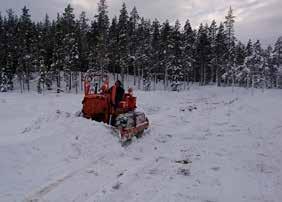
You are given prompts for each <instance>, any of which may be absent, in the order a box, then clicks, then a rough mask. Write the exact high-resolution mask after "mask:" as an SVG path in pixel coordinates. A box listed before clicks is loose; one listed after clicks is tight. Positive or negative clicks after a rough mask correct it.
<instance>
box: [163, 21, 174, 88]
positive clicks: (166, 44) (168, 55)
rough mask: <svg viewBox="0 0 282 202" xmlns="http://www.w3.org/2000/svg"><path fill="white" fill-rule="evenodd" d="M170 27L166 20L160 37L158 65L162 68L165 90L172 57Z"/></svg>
mask: <svg viewBox="0 0 282 202" xmlns="http://www.w3.org/2000/svg"><path fill="white" fill-rule="evenodd" d="M171 36H172V27H171V26H170V24H169V22H168V20H166V21H165V23H163V25H162V27H161V37H160V39H161V40H160V41H161V42H160V46H161V48H160V50H161V51H160V65H161V66H162V68H163V69H162V73H163V75H164V77H163V80H164V86H165V89H166V88H167V86H168V79H169V75H168V70H169V68H170V67H171V61H172V57H173V41H172V38H171Z"/></svg>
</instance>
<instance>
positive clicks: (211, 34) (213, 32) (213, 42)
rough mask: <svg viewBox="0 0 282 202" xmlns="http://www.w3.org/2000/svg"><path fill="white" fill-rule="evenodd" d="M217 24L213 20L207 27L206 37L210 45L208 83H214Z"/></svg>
mask: <svg viewBox="0 0 282 202" xmlns="http://www.w3.org/2000/svg"><path fill="white" fill-rule="evenodd" d="M217 30H218V28H217V25H216V22H215V20H213V21H212V23H211V25H210V27H209V29H208V37H209V41H210V45H211V61H210V69H211V74H210V83H214V82H215V81H216V73H215V71H216V68H217V65H218V64H217V62H218V61H217V54H216V45H217V41H216V39H217Z"/></svg>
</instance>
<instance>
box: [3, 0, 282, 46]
mask: <svg viewBox="0 0 282 202" xmlns="http://www.w3.org/2000/svg"><path fill="white" fill-rule="evenodd" d="M98 1H99V0H48V1H46V0H21V1H19V0H9V1H7V0H0V3H1V8H0V11H2V12H4V11H5V10H6V9H8V8H13V9H15V10H16V11H17V12H18V13H19V12H20V9H21V8H22V7H23V6H24V5H27V6H28V7H29V8H30V10H31V14H32V17H33V18H34V19H36V20H41V19H42V18H43V17H44V15H45V13H48V14H49V15H50V17H51V18H55V17H56V14H57V12H62V11H63V9H64V8H65V7H66V5H67V4H68V3H71V4H72V5H73V6H74V8H75V13H76V15H78V14H79V13H80V12H81V11H83V10H85V11H86V12H87V14H88V17H89V18H90V19H92V18H93V16H94V15H95V13H96V12H97V3H98ZM122 2H125V3H126V5H127V8H128V11H129V12H130V10H131V9H132V8H133V6H136V7H137V9H138V12H139V14H140V15H141V16H144V17H146V18H150V19H152V20H153V19H155V18H158V19H159V20H160V21H162V22H163V21H165V20H166V19H168V20H169V21H170V22H171V23H174V21H175V20H176V19H179V20H180V22H181V23H182V25H183V24H184V23H185V21H186V20H187V19H189V20H190V22H191V23H192V25H193V27H194V28H197V26H198V25H199V24H200V23H201V22H203V23H210V22H211V21H212V20H213V19H215V20H216V21H217V22H218V23H219V22H221V21H224V16H225V15H226V13H227V11H228V9H229V6H232V8H233V9H234V14H235V15H236V24H235V25H236V27H235V28H236V34H237V36H238V38H239V39H240V40H242V41H244V42H246V41H247V40H248V38H253V39H261V40H262V42H263V44H265V45H266V44H269V43H273V42H274V41H276V39H277V38H278V36H279V35H282V26H281V24H282V12H281V11H280V10H281V8H282V1H281V0H267V1H266V0H209V1H207V0H173V1H172V0H107V3H108V6H109V15H110V17H113V16H115V15H116V16H118V15H119V11H120V8H121V4H122Z"/></svg>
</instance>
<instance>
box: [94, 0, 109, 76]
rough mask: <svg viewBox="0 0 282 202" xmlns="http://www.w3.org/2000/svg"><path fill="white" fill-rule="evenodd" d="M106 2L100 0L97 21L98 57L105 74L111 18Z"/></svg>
mask: <svg viewBox="0 0 282 202" xmlns="http://www.w3.org/2000/svg"><path fill="white" fill-rule="evenodd" d="M107 8H108V6H107V4H106V0H100V2H99V3H98V15H97V16H96V20H97V31H98V36H97V44H96V52H97V53H96V56H97V63H98V66H99V68H100V71H101V72H102V73H103V72H104V71H105V70H107V69H105V68H106V66H107V65H108V29H109V17H108V11H107Z"/></svg>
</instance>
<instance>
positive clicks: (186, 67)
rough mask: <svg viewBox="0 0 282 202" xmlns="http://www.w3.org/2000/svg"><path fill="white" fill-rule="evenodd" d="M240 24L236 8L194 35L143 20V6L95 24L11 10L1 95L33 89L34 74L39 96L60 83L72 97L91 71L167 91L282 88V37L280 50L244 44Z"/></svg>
mask: <svg viewBox="0 0 282 202" xmlns="http://www.w3.org/2000/svg"><path fill="white" fill-rule="evenodd" d="M234 23H235V16H234V15H233V11H232V9H231V8H230V10H229V11H228V14H227V15H226V17H225V21H224V22H221V23H219V24H217V23H216V21H212V23H211V24H200V25H199V27H198V29H193V28H192V27H191V25H190V22H189V20H187V21H186V23H185V25H184V26H181V25H180V23H179V21H178V20H177V21H176V22H175V23H174V24H173V25H171V24H170V23H169V21H168V20H167V21H165V22H163V23H161V22H159V21H158V20H157V19H155V20H154V21H150V20H148V19H145V18H143V17H140V16H139V14H138V12H137V9H136V8H135V7H134V8H133V10H132V11H131V12H129V13H128V11H127V8H126V5H125V4H123V5H122V8H121V10H120V14H119V17H114V18H112V19H109V17H108V7H107V4H106V1H105V0H100V2H99V3H98V11H97V14H96V15H94V17H93V19H87V17H86V13H85V12H82V13H81V14H80V15H79V17H78V18H76V17H75V15H74V9H73V8H72V7H71V5H68V6H67V7H66V8H65V10H64V12H63V13H62V14H58V15H57V18H56V19H55V20H52V21H51V20H50V19H49V17H48V15H46V17H45V19H44V20H43V21H42V22H34V21H32V20H31V16H30V14H29V9H28V8H27V7H24V8H23V9H22V14H21V15H20V16H17V15H16V14H15V13H14V11H13V10H12V9H9V10H7V13H6V15H4V16H3V15H0V70H1V74H0V75H1V76H0V86H1V91H8V90H13V84H14V82H15V81H18V82H19V83H20V87H21V90H22V91H23V90H29V89H30V81H31V80H33V79H35V78H34V75H37V79H38V86H37V87H38V91H39V92H41V91H42V88H44V86H45V87H47V88H48V89H51V87H52V84H53V85H54V83H55V84H56V86H57V88H58V89H59V88H61V83H62V82H65V83H66V85H67V88H68V89H69V90H71V88H72V87H73V86H75V87H76V88H77V86H78V85H77V84H78V82H79V81H80V79H81V78H79V75H80V74H79V72H87V71H88V70H91V71H102V72H103V71H104V72H109V73H113V74H117V75H120V77H121V78H120V79H121V80H122V81H124V78H125V75H132V76H133V78H134V85H138V87H139V88H141V86H140V85H141V83H142V84H143V85H144V88H145V89H148V90H149V89H150V86H151V82H152V81H156V80H157V81H162V82H164V86H165V87H166V88H170V87H173V88H175V87H177V86H178V85H179V84H181V83H183V82H187V83H189V82H199V84H200V85H207V84H216V85H218V86H223V85H224V86H230V85H236V86H244V87H250V86H252V87H265V88H266V87H268V88H272V87H278V85H279V74H278V73H279V72H278V71H279V64H281V63H282V54H281V53H282V38H279V39H278V41H277V43H276V44H275V46H274V47H273V48H272V47H271V46H269V47H268V48H266V49H263V48H262V47H261V44H260V41H255V42H254V43H253V42H252V41H251V40H249V42H248V43H247V44H243V43H241V42H240V41H238V40H237V39H236V36H235V33H234ZM62 73H63V75H62ZM141 81H142V82H141Z"/></svg>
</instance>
